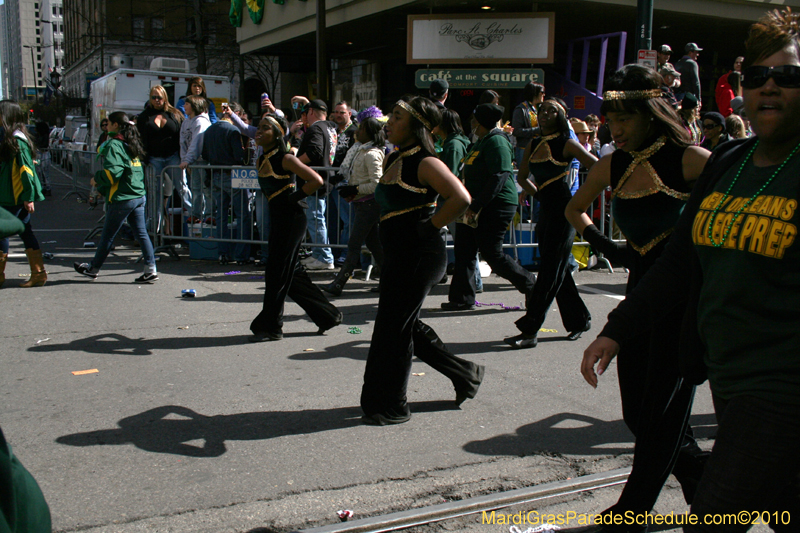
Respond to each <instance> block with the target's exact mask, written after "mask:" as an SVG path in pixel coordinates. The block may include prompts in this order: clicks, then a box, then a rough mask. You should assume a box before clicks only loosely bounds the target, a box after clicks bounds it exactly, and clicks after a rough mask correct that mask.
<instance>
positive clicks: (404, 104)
mask: <svg viewBox="0 0 800 533" xmlns="http://www.w3.org/2000/svg"><path fill="white" fill-rule="evenodd" d="M394 105H399V106H400V107H402V108H403V109H405V110H406V111H408V112H409V114H410V115H411V116H412V117H414V118H415V119H417V120H419V121H420V122H422V125H423V126H425V128H426V129H427V130H428V131H433V126H431V123H430V122H428V121H427V120H426V119H424V118H422V115H421V114H420V113H419V111H417V110H416V109H414V108H413V107H411V106H410V105H409V104H408V102H405V101H403V100H398V101H397V103H396V104H394Z"/></svg>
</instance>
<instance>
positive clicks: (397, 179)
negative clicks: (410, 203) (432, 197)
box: [380, 146, 428, 194]
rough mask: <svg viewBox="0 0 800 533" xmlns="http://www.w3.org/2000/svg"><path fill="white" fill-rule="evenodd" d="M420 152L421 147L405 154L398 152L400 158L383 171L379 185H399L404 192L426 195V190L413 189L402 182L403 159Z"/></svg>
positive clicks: (416, 147)
mask: <svg viewBox="0 0 800 533" xmlns="http://www.w3.org/2000/svg"><path fill="white" fill-rule="evenodd" d="M420 150H422V147H421V146H415V147H414V148H412V149H411V150H408V151H407V152H400V157H398V158H397V159H395V160H394V161H392V164H391V165H389V166H388V167H387V169H386V170H385V171H384V173H383V176H381V179H380V183H383V184H384V185H399V186H401V187H402V188H404V189H406V190H409V191H412V192H416V193H420V194H425V193H427V192H428V189H427V188H418V187H413V186H411V185H409V184H407V183H406V182H404V181H403V158H406V157H409V156H412V155H414V154H416V153H419V151H420ZM395 167H397V168H395ZM392 170H394V173H392V175H391V176H390V175H389V173H390V171H392Z"/></svg>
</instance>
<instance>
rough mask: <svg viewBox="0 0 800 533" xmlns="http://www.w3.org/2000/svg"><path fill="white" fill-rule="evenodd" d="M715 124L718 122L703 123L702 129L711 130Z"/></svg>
mask: <svg viewBox="0 0 800 533" xmlns="http://www.w3.org/2000/svg"><path fill="white" fill-rule="evenodd" d="M717 126H719V124H703V129H704V130H712V129H714V128H716V127H717Z"/></svg>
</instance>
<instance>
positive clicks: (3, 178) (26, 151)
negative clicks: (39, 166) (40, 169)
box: [0, 132, 44, 206]
mask: <svg viewBox="0 0 800 533" xmlns="http://www.w3.org/2000/svg"><path fill="white" fill-rule="evenodd" d="M14 136H15V137H16V138H17V145H18V146H19V153H18V154H17V155H16V156H14V157H13V158H12V159H9V160H8V161H0V205H5V206H15V205H21V204H22V202H43V201H44V195H43V194H42V185H41V183H39V177H38V176H37V175H36V168H35V167H34V165H33V154H32V153H31V147H30V145H29V144H28V140H27V139H26V138H25V136H24V135H23V134H22V133H20V132H17V133H15V134H14Z"/></svg>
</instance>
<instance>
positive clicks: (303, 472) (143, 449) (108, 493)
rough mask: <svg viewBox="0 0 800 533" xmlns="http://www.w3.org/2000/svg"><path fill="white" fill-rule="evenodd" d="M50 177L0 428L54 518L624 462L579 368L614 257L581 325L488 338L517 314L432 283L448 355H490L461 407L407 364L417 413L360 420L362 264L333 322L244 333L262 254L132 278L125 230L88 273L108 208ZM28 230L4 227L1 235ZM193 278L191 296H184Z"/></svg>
mask: <svg viewBox="0 0 800 533" xmlns="http://www.w3.org/2000/svg"><path fill="white" fill-rule="evenodd" d="M54 181H56V184H57V185H56V187H55V190H54V194H53V196H52V197H51V199H49V200H47V201H46V202H43V203H39V204H37V205H36V213H35V218H34V228H35V232H36V234H37V236H38V238H39V240H40V241H41V242H42V243H43V244H42V248H43V249H44V250H45V251H48V252H52V253H53V254H54V257H53V259H52V260H50V261H48V262H47V269H48V272H49V281H48V283H47V285H46V286H45V287H43V288H36V289H21V288H18V285H19V284H20V283H21V282H22V281H24V279H25V277H24V276H23V275H24V274H25V273H27V272H28V268H27V264H25V259H24V257H20V256H18V255H17V256H12V258H11V259H10V260H9V264H8V267H7V269H6V275H7V277H8V281H7V282H6V285H5V286H4V288H3V289H2V291H0V298H2V302H3V305H2V314H3V320H2V324H0V337H2V343H3V350H2V353H3V355H2V358H0V365H2V372H0V391H2V399H3V401H2V404H1V405H0V426H2V428H3V431H4V432H5V434H6V438H7V439H8V440H9V442H10V443H11V444H12V446H13V447H14V450H15V452H16V453H17V455H18V456H19V457H20V459H21V460H22V461H23V463H24V464H25V465H26V466H27V468H28V469H29V470H30V471H31V472H32V473H33V474H34V476H35V477H36V479H37V480H38V481H39V483H40V485H41V486H42V489H43V491H44V494H45V496H46V498H47V500H48V502H49V504H50V508H51V511H52V515H53V524H54V528H55V530H57V531H78V530H81V531H83V530H89V531H111V532H133V531H195V532H197V531H209V532H212V531H213V532H217V531H249V530H256V528H267V529H263V531H267V530H281V531H283V530H288V529H292V528H302V527H309V526H314V525H320V524H325V523H330V522H335V521H337V520H338V519H337V518H336V515H335V513H336V511H337V510H339V509H343V508H346V509H352V510H354V512H355V513H356V516H357V517H364V516H370V515H376V514H381V513H386V512H391V511H397V510H402V509H407V508H411V507H418V506H423V505H428V504H434V503H442V502H443V501H448V500H453V499H461V498H466V497H470V496H475V495H481V494H487V493H491V492H493V491H499V490H506V489H511V488H518V487H523V486H529V485H535V484H539V483H543V482H548V481H554V480H563V479H567V478H571V477H575V476H579V475H583V474H587V473H595V472H602V471H607V470H611V469H614V468H619V467H621V466H626V465H629V464H630V455H629V452H630V450H631V447H632V443H631V435H630V433H629V432H628V431H627V429H626V428H625V426H624V423H623V422H622V420H621V412H620V406H619V394H618V388H617V382H616V371H615V368H614V367H612V368H611V370H610V371H609V372H608V373H607V374H606V375H605V376H604V377H603V378H602V380H601V384H600V387H599V388H598V389H597V390H593V389H592V388H590V387H589V386H588V385H586V384H585V383H584V381H583V379H582V377H581V376H580V374H579V372H578V367H579V361H580V358H581V354H582V351H583V349H584V348H585V347H586V346H587V345H588V344H589V342H590V341H591V339H593V338H594V336H595V335H596V332H597V331H599V329H600V327H601V324H602V323H603V320H604V317H605V316H606V315H607V313H608V312H609V311H610V310H611V309H613V308H614V306H615V305H616V304H617V302H618V301H619V298H620V295H621V294H622V293H623V291H624V285H625V281H626V275H625V274H624V272H616V273H614V274H609V273H607V272H602V271H593V272H580V273H578V274H576V276H575V279H576V282H577V283H578V284H579V285H580V289H581V293H582V296H583V297H584V300H585V302H586V303H587V305H588V306H589V308H590V310H591V312H592V315H593V316H594V317H595V319H594V330H593V331H592V332H590V333H588V334H585V335H584V337H583V338H581V339H580V340H578V341H576V342H568V341H565V340H564V339H563V336H564V335H565V334H566V332H565V331H564V330H563V326H562V325H561V322H560V319H559V317H558V313H557V312H552V313H550V315H549V316H548V319H547V321H546V323H545V325H544V329H545V330H546V331H544V332H542V333H541V334H540V343H539V346H538V347H537V348H535V349H531V350H521V351H514V350H510V349H508V348H507V347H506V346H505V345H504V344H503V343H502V339H503V337H505V336H509V335H513V334H515V333H516V328H515V327H514V325H513V321H514V320H515V319H516V318H517V317H519V316H520V314H521V312H520V311H507V310H503V309H501V308H499V307H497V306H489V307H483V308H480V309H477V310H475V311H466V312H459V313H443V312H441V311H439V310H438V309H439V304H440V303H441V302H443V301H445V300H446V292H447V287H446V286H438V287H436V288H435V290H434V293H433V294H432V295H431V296H430V297H429V298H428V300H427V301H426V302H425V305H424V309H423V318H424V320H425V321H426V322H427V323H429V324H430V325H431V326H432V327H433V328H434V329H436V330H437V332H439V334H440V336H441V337H442V338H443V340H444V341H445V342H446V343H447V344H448V346H449V347H450V348H451V349H452V350H453V351H454V352H455V353H456V354H459V355H461V356H463V357H466V358H468V359H470V360H473V361H476V362H478V363H480V364H484V365H486V367H487V370H486V377H485V381H484V384H483V386H482V387H481V390H480V392H479V394H478V397H477V398H476V399H474V400H470V401H468V402H466V403H465V404H464V405H463V406H462V409H460V410H459V409H455V408H454V407H453V398H454V391H453V389H452V386H451V385H450V383H449V382H447V380H446V379H445V378H443V377H442V376H440V375H439V374H437V373H436V372H434V371H433V370H432V369H430V368H429V367H427V366H426V365H424V364H423V363H421V362H418V361H417V362H415V363H414V366H413V370H412V371H413V372H414V373H415V374H414V375H413V376H412V377H411V381H410V384H409V400H410V402H411V409H412V411H413V413H414V415H413V417H412V419H411V421H410V422H408V423H406V424H402V425H400V426H395V427H382V428H381V427H368V426H363V425H361V423H360V421H359V417H360V414H361V413H360V410H359V408H358V398H359V392H360V388H361V378H362V375H363V369H364V361H365V359H366V355H367V350H368V347H369V341H370V337H371V334H372V323H373V319H374V315H375V310H376V303H377V300H376V295H375V294H373V293H371V292H369V290H368V289H369V288H371V287H372V286H374V284H375V282H374V281H369V282H366V281H363V279H362V280H358V279H355V280H353V281H352V282H351V283H349V284H348V285H347V288H346V291H345V293H344V295H343V296H342V297H340V298H336V299H334V301H335V303H336V305H337V306H338V307H339V308H340V309H341V310H342V312H343V313H344V324H343V325H342V326H340V327H337V328H335V329H333V330H331V331H329V332H328V334H327V335H325V336H318V335H316V328H315V327H314V325H313V324H312V323H311V322H309V321H308V320H307V319H306V318H305V317H304V316H303V314H302V311H301V310H300V309H299V307H298V306H297V305H295V304H294V303H291V302H289V303H288V304H287V308H286V311H287V322H286V325H285V327H284V332H285V339H284V340H283V341H281V342H275V343H263V344H256V345H253V344H249V343H248V342H247V340H246V339H247V335H248V334H249V331H248V325H249V323H250V321H251V320H252V318H253V317H254V316H255V315H256V314H257V313H258V311H259V309H260V303H261V299H262V295H263V278H262V277H261V276H262V275H263V273H262V272H259V271H258V270H257V269H256V268H255V267H237V266H235V265H227V266H220V265H218V264H216V263H213V262H200V261H191V260H189V259H188V257H186V256H184V258H183V259H182V260H180V261H174V260H172V259H169V258H167V257H163V258H162V259H161V260H160V261H159V263H158V268H159V272H160V276H161V280H160V281H159V282H157V283H156V284H154V285H142V286H140V285H136V284H134V283H133V279H134V278H135V277H136V276H137V275H139V273H140V272H141V264H135V263H134V261H135V259H136V258H137V254H138V250H137V249H135V248H128V247H124V246H118V247H117V249H116V251H115V252H113V254H112V256H111V257H110V258H109V260H108V262H107V264H106V266H105V267H104V268H103V270H102V272H101V275H100V277H99V278H98V279H97V280H96V281H91V280H89V279H87V278H84V277H81V276H79V275H78V274H76V273H75V272H74V271H73V269H72V263H73V261H77V260H80V261H86V260H88V259H89V258H90V257H91V256H92V254H93V251H92V250H90V249H85V248H83V246H82V244H83V239H84V235H85V233H86V230H88V229H90V228H92V227H93V226H94V225H95V222H96V221H97V219H98V218H99V216H100V215H101V213H100V212H98V211H87V206H86V204H80V203H77V202H76V201H75V198H74V197H72V198H69V199H67V200H63V201H62V200H61V197H62V196H63V194H64V193H66V191H67V190H68V189H67V188H66V185H65V181H64V180H63V179H61V180H58V179H54ZM53 241H55V242H53ZM21 248H22V247H21V243H20V241H19V240H18V239H16V240H14V239H12V253H14V254H21V253H22V249H21ZM236 271H241V273H234V272H236ZM332 276H333V275H332V274H331V273H315V274H314V278H315V281H318V282H325V281H328V280H330V279H331V278H332ZM485 287H486V292H484V293H483V294H482V295H480V296H479V301H481V302H484V303H503V304H505V305H507V306H514V305H520V303H521V300H522V296H521V295H520V294H518V293H517V292H516V291H515V290H514V289H513V288H512V287H510V285H509V284H508V283H506V282H505V281H504V280H501V279H498V278H496V277H495V276H492V277H490V278H488V279H487V280H485ZM187 288H193V289H196V290H197V298H195V299H191V300H190V299H182V298H181V297H180V294H181V289H187ZM554 307H555V306H554ZM353 326H357V327H358V328H360V329H361V333H349V332H348V329H349V328H351V327H353ZM90 369H97V370H98V372H96V373H91V374H84V375H73V373H72V372H74V371H82V370H90ZM694 414H695V416H694V418H693V422H694V423H695V424H697V425H698V426H699V429H698V431H697V433H698V435H699V436H700V437H701V438H702V439H707V438H709V437H711V436H713V433H714V431H715V426H714V417H713V409H712V406H711V402H710V396H709V393H708V390H707V388H705V387H703V388H701V389H700V390H699V391H698V395H697V399H696V402H695V407H694ZM703 445H704V446H706V447H708V446H709V445H710V443H709V442H708V441H707V440H704V441H703ZM598 505H603V506H602V507H599V508H596V509H594V510H595V511H600V510H602V509H604V508H605V506H606V505H605V502H603V503H598ZM684 510H685V509H684ZM493 527H494V526H493ZM483 531H486V529H483Z"/></svg>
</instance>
